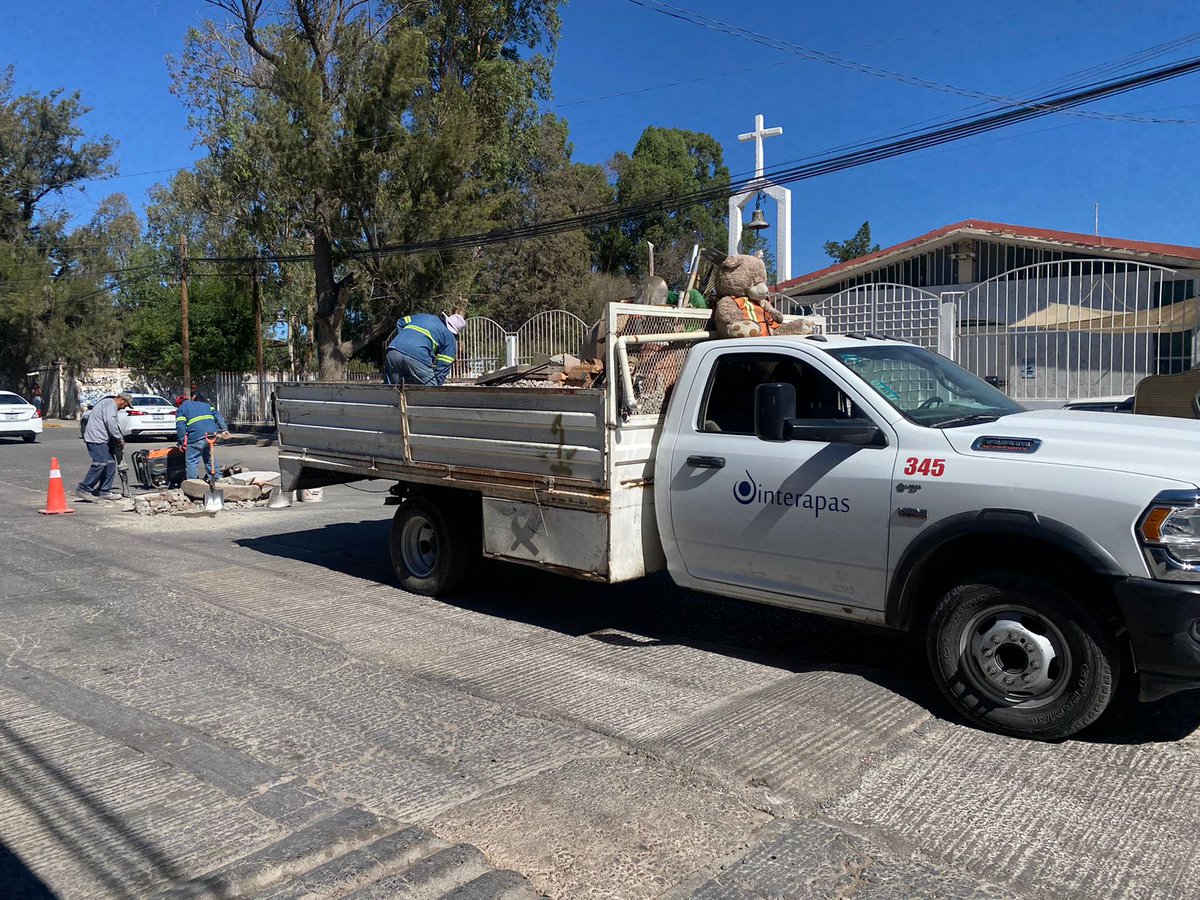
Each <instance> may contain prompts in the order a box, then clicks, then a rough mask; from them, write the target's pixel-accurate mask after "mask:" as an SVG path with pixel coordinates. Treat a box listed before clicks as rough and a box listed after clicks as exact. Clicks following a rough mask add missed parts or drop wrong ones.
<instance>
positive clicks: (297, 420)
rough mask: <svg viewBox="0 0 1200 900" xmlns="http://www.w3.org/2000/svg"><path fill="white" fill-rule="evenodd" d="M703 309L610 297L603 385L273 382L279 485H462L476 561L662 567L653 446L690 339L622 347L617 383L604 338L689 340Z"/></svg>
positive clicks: (596, 572)
mask: <svg viewBox="0 0 1200 900" xmlns="http://www.w3.org/2000/svg"><path fill="white" fill-rule="evenodd" d="M707 316H708V313H707V311H705V310H674V309H665V308H661V307H653V308H651V307H645V306H626V305H623V304H613V305H611V306H610V307H609V310H608V318H607V320H606V328H607V331H606V334H607V335H608V339H607V340H606V342H605V343H606V346H605V363H606V373H607V374H606V378H605V382H604V387H603V388H591V389H578V388H566V387H559V388H543V387H479V386H475V385H470V384H447V385H445V386H443V387H438V388H432V387H411V386H406V387H404V388H403V389H401V388H397V387H394V386H391V385H384V384H329V383H320V384H317V383H305V382H298V383H291V384H281V385H278V386H277V387H276V389H275V414H276V421H277V423H278V427H279V464H280V470H281V472H282V474H283V490H285V491H292V490H297V489H301V488H305V487H318V486H322V485H329V484H337V483H342V482H348V481H355V480H361V479H386V480H390V481H396V482H400V483H407V484H410V485H417V486H420V487H422V488H424V489H427V490H429V489H445V488H452V489H459V490H465V491H470V492H474V493H477V494H478V495H479V496H480V497H481V506H482V529H483V549H484V554H485V555H486V556H489V557H494V558H499V559H506V560H511V561H514V562H519V563H526V564H531V565H538V566H542V567H547V568H551V569H554V570H556V571H561V572H564V573H565V574H570V575H574V576H576V577H582V578H587V579H593V580H602V581H621V580H626V579H629V578H636V577H640V576H641V575H644V574H647V573H648V572H652V571H656V570H658V569H661V568H663V567H664V565H665V562H664V559H663V555H662V548H661V546H660V545H659V541H658V533H657V526H656V523H655V519H654V490H653V474H654V449H655V446H656V444H657V440H658V434H659V431H660V429H661V426H662V416H663V411H664V410H665V405H666V398H667V397H668V396H669V394H670V389H671V387H672V385H673V383H674V378H675V377H676V376H677V375H678V372H679V370H680V368H681V367H682V362H683V359H684V357H685V356H686V352H687V346H688V345H687V344H685V343H681V344H679V345H678V346H676V345H673V344H669V343H665V342H654V343H648V344H630V346H629V347H622V348H621V356H622V360H621V361H622V362H623V361H624V360H625V359H627V360H628V368H627V369H625V372H624V374H625V376H626V377H625V378H624V379H621V378H617V377H614V376H615V374H616V373H618V371H619V369H618V359H617V356H618V354H616V353H615V352H614V344H615V343H616V342H615V341H614V340H613V338H614V337H621V336H625V335H629V336H630V337H629V338H627V340H630V341H633V340H636V337H635V336H637V335H643V336H644V335H663V334H669V335H675V334H681V333H687V334H692V335H695V333H696V329H697V328H698V327H699V326H698V324H697V323H703V321H704V320H705V319H706V318H707ZM660 341H661V338H660ZM634 378H636V382H634ZM623 383H631V384H632V383H636V384H637V385H638V386H639V388H640V389H641V392H642V396H641V399H642V402H641V403H639V402H637V401H636V400H634V399H633V398H627V397H625V392H626V391H625V389H624V388H623V387H622V384H623ZM631 401H633V402H631Z"/></svg>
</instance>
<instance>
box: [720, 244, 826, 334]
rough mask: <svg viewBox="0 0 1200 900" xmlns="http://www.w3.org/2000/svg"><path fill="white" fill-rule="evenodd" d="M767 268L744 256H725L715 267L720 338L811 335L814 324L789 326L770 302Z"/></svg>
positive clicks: (799, 319)
mask: <svg viewBox="0 0 1200 900" xmlns="http://www.w3.org/2000/svg"><path fill="white" fill-rule="evenodd" d="M769 294H770V289H769V288H768V287H767V265H766V263H764V262H763V260H762V258H761V257H758V256H749V255H747V254H745V253H734V254H731V255H729V256H726V257H725V258H724V259H723V260H722V261H721V262H719V263H717V266H716V296H717V297H718V298H719V299H718V300H717V303H716V306H715V308H714V309H713V315H712V324H713V330H715V331H716V333H717V337H723V338H743V337H759V336H760V335H769V334H812V333H813V331H815V330H816V329H815V323H814V322H813V320H812V319H811V318H808V317H805V316H799V317H797V318H795V319H792V320H791V321H789V322H784V321H783V316H782V315H781V314H780V313H779V312H778V311H777V310H776V309H775V308H774V307H773V306H771V303H770V301H769V300H768V295H769Z"/></svg>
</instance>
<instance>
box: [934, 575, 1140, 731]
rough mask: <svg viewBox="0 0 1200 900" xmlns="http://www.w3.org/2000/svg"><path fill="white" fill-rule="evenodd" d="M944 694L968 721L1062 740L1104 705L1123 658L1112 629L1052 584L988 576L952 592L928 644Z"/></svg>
mask: <svg viewBox="0 0 1200 900" xmlns="http://www.w3.org/2000/svg"><path fill="white" fill-rule="evenodd" d="M926 647H927V650H928V655H929V664H930V668H931V669H932V670H933V676H934V680H935V681H936V682H937V684H938V687H939V688H941V690H942V693H943V694H945V695H946V697H947V699H949V701H950V702H951V703H952V704H953V705H954V707H955V708H956V709H957V710H958V711H959V712H960V713H961V714H962V715H963V716H964V717H966V718H967V719H969V720H970V721H972V722H974V723H975V724H977V725H980V726H982V727H984V728H987V729H989V730H991V731H996V732H1000V733H1001V734H1009V735H1013V736H1014V737H1023V738H1035V739H1038V740H1059V739H1062V738H1065V737H1068V736H1070V735H1072V734H1074V733H1075V732H1077V731H1079V730H1080V729H1082V728H1084V727H1086V726H1088V725H1090V724H1091V723H1092V722H1094V721H1095V720H1096V719H1098V718H1099V717H1100V714H1101V713H1103V712H1104V710H1105V709H1106V708H1107V707H1108V704H1109V701H1110V700H1111V699H1112V697H1113V692H1114V691H1115V690H1116V686H1117V681H1118V679H1119V677H1120V666H1121V656H1120V653H1119V652H1118V650H1117V647H1116V641H1115V639H1114V637H1113V635H1112V634H1111V632H1110V630H1109V629H1106V628H1104V627H1103V626H1102V625H1101V624H1100V623H1099V622H1097V620H1096V618H1095V617H1094V616H1093V615H1092V614H1091V613H1090V612H1089V611H1088V610H1087V609H1086V608H1084V607H1083V605H1082V604H1081V603H1079V601H1078V600H1077V599H1076V598H1075V597H1074V596H1072V595H1071V594H1069V593H1067V592H1066V591H1065V590H1063V589H1061V588H1059V587H1057V586H1056V585H1054V584H1051V583H1047V582H1042V581H1040V580H1035V579H1033V578H1029V577H1026V576H1015V575H1004V574H989V575H982V576H979V577H974V578H970V579H968V580H966V581H964V582H963V583H962V584H959V585H958V586H957V587H955V588H952V589H951V590H950V591H948V592H947V593H946V595H945V596H944V597H943V598H942V599H941V601H940V602H939V603H938V605H937V607H936V608H935V609H934V611H933V616H932V617H931V619H930V622H929V631H928V634H927V638H926Z"/></svg>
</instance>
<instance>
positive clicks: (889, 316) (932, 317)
mask: <svg viewBox="0 0 1200 900" xmlns="http://www.w3.org/2000/svg"><path fill="white" fill-rule="evenodd" d="M940 309H941V298H940V297H939V296H938V295H937V294H933V293H930V292H929V291H924V290H921V288H917V287H910V286H908V285H905V284H892V283H890V282H883V283H880V284H861V285H858V286H857V287H852V288H846V290H844V291H839V292H838V293H836V294H831V295H830V296H828V297H826V298H825V299H824V300H818V301H817V302H816V303H814V304H813V312H814V313H816V314H817V315H820V316H824V317H825V331H826V333H828V334H853V333H862V334H877V335H879V336H880V337H883V336H885V335H886V336H887V337H891V338H899V339H900V340H904V341H910V342H912V343H914V344H916V345H918V346H920V347H926V348H928V349H930V350H938V349H939V343H938V322H939V313H940Z"/></svg>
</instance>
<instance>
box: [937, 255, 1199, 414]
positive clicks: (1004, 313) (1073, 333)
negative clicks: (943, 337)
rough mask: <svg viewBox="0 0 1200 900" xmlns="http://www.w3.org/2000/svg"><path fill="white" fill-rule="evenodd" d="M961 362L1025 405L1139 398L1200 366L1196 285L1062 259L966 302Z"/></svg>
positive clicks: (987, 286)
mask: <svg viewBox="0 0 1200 900" xmlns="http://www.w3.org/2000/svg"><path fill="white" fill-rule="evenodd" d="M957 303H958V308H957V327H956V331H957V346H958V354H957V358H958V362H959V363H960V364H961V365H963V366H964V367H966V368H967V369H969V370H971V371H972V372H974V373H975V374H976V375H981V376H983V377H985V378H987V379H988V380H990V381H992V382H993V383H995V384H996V385H997V386H999V387H1000V388H1001V389H1003V390H1004V391H1005V392H1006V393H1007V394H1008V395H1009V396H1010V397H1012V398H1014V399H1016V400H1046V401H1065V400H1070V399H1080V398H1087V397H1103V396H1109V395H1124V394H1131V393H1133V391H1134V389H1135V388H1136V387H1137V383H1138V382H1139V381H1141V380H1142V379H1143V378H1145V377H1146V376H1147V375H1155V374H1169V373H1175V372H1182V371H1185V370H1186V369H1189V368H1191V367H1192V366H1193V364H1194V362H1195V333H1196V328H1197V326H1198V325H1200V310H1198V301H1197V299H1196V290H1195V283H1194V280H1193V279H1191V278H1188V277H1184V276H1180V275H1178V273H1176V272H1175V271H1173V270H1171V269H1165V268H1162V267H1161V266H1153V265H1149V264H1146V263H1138V262H1126V261H1111V260H1062V261H1059V262H1051V263H1038V264H1036V265H1032V266H1026V267H1024V268H1020V269H1014V270H1012V271H1010V272H1005V273H1003V274H1001V275H998V276H996V277H995V278H991V279H989V280H988V281H984V282H981V283H980V284H978V285H976V286H975V287H973V288H971V289H970V290H968V291H966V292H965V293H964V294H961V295H960V296H959V297H958V300H957Z"/></svg>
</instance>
